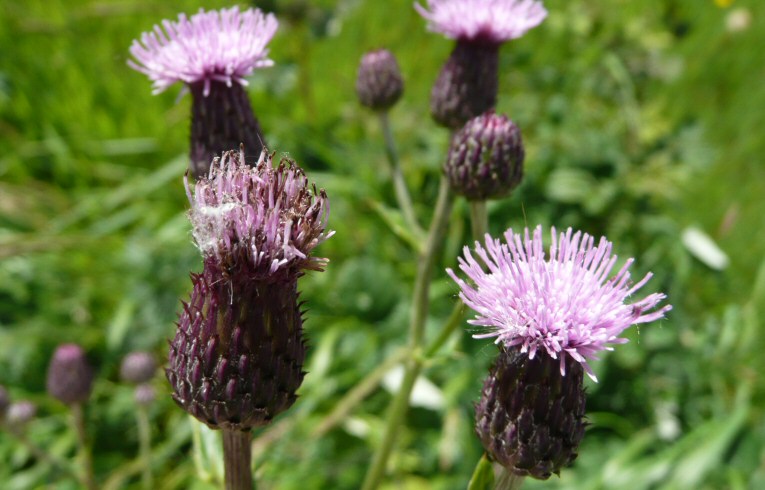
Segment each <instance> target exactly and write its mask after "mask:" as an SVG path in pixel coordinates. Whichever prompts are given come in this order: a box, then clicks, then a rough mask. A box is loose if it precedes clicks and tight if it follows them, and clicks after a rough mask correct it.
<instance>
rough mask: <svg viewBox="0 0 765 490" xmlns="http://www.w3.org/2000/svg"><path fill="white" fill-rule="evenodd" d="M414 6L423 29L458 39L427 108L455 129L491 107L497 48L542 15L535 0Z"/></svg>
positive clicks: (437, 1)
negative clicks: (420, 18) (422, 19)
mask: <svg viewBox="0 0 765 490" xmlns="http://www.w3.org/2000/svg"><path fill="white" fill-rule="evenodd" d="M427 3H428V9H426V8H425V7H423V6H422V5H421V4H419V3H415V9H416V10H417V11H418V12H419V13H420V15H422V16H423V17H424V18H425V19H426V20H427V21H428V29H429V30H430V31H433V32H439V33H441V34H444V35H445V36H446V37H448V38H450V39H454V40H456V41H457V43H456V45H455V47H454V50H453V51H452V54H451V55H450V57H449V59H448V60H447V62H446V63H445V64H444V66H443V68H442V69H441V72H440V73H439V75H438V78H437V79H436V83H435V84H434V85H433V90H432V92H431V97H430V111H431V114H432V115H433V118H434V119H435V120H436V121H437V122H438V123H439V124H441V125H443V126H446V127H448V128H451V129H458V128H459V127H461V126H462V125H463V124H465V122H467V121H468V120H469V119H471V118H473V117H476V116H478V115H479V114H482V113H483V112H486V111H487V110H489V109H491V108H493V107H494V106H495V105H496V101H497V89H498V83H499V75H498V66H499V47H500V45H502V44H503V43H504V42H506V41H509V40H511V39H515V38H518V37H521V36H522V35H523V34H525V33H526V32H527V31H528V30H529V29H531V28H533V27H536V26H537V25H539V24H540V23H541V22H542V21H543V20H544V18H545V17H546V16H547V11H546V10H545V8H544V7H543V6H542V3H541V2H537V1H534V0H428V2H427Z"/></svg>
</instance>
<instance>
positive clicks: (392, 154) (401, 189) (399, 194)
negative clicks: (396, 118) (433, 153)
mask: <svg viewBox="0 0 765 490" xmlns="http://www.w3.org/2000/svg"><path fill="white" fill-rule="evenodd" d="M380 125H381V126H382V131H383V136H384V138H385V154H386V155H387V157H388V163H389V168H390V173H391V178H392V179H393V189H394V190H395V192H396V201H397V202H398V207H399V209H401V213H402V214H403V215H404V220H405V221H406V224H407V226H408V227H409V228H410V229H411V230H412V232H413V233H414V234H415V235H417V236H418V237H421V236H423V231H422V227H421V226H420V223H419V222H418V221H417V215H416V214H415V213H414V206H413V205H412V198H411V197H410V195H409V189H408V188H407V187H406V180H404V173H403V171H402V170H401V163H400V160H399V157H398V151H397V150H396V143H395V141H394V139H393V131H391V127H390V119H389V118H388V111H387V110H384V111H380Z"/></svg>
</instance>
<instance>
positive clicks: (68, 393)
mask: <svg viewBox="0 0 765 490" xmlns="http://www.w3.org/2000/svg"><path fill="white" fill-rule="evenodd" d="M46 388H47V390H48V394H49V395H51V396H52V397H54V398H56V399H58V400H59V401H61V402H62V403H64V404H66V405H74V404H77V403H83V402H85V401H87V399H88V398H89V397H90V392H91V390H92V388H93V369H92V368H91V367H90V365H89V364H88V360H87V359H86V357H85V351H83V350H82V348H81V347H80V346H79V345H76V344H63V345H60V346H59V347H58V348H57V349H56V351H55V352H54V353H53V357H52V358H51V361H50V364H49V365H48V377H47V380H46Z"/></svg>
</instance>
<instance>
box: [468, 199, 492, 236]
mask: <svg viewBox="0 0 765 490" xmlns="http://www.w3.org/2000/svg"><path fill="white" fill-rule="evenodd" d="M468 204H469V205H470V228H471V230H472V231H473V240H477V241H479V242H482V241H483V240H484V237H485V236H486V234H487V233H488V232H489V213H488V212H487V211H486V201H483V200H480V201H468Z"/></svg>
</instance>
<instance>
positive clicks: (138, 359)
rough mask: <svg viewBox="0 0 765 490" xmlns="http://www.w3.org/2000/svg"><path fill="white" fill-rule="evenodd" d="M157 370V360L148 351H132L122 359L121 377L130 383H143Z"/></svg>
mask: <svg viewBox="0 0 765 490" xmlns="http://www.w3.org/2000/svg"><path fill="white" fill-rule="evenodd" d="M156 370H157V361H156V360H155V359H154V356H153V355H151V354H150V353H148V352H140V351H139V352H131V353H130V354H128V355H126V356H125V357H124V358H123V359H122V364H121V365H120V377H121V378H122V379H123V380H124V381H127V382H128V383H134V384H141V383H146V382H147V381H150V380H151V378H153V377H154V373H155V372H156Z"/></svg>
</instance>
